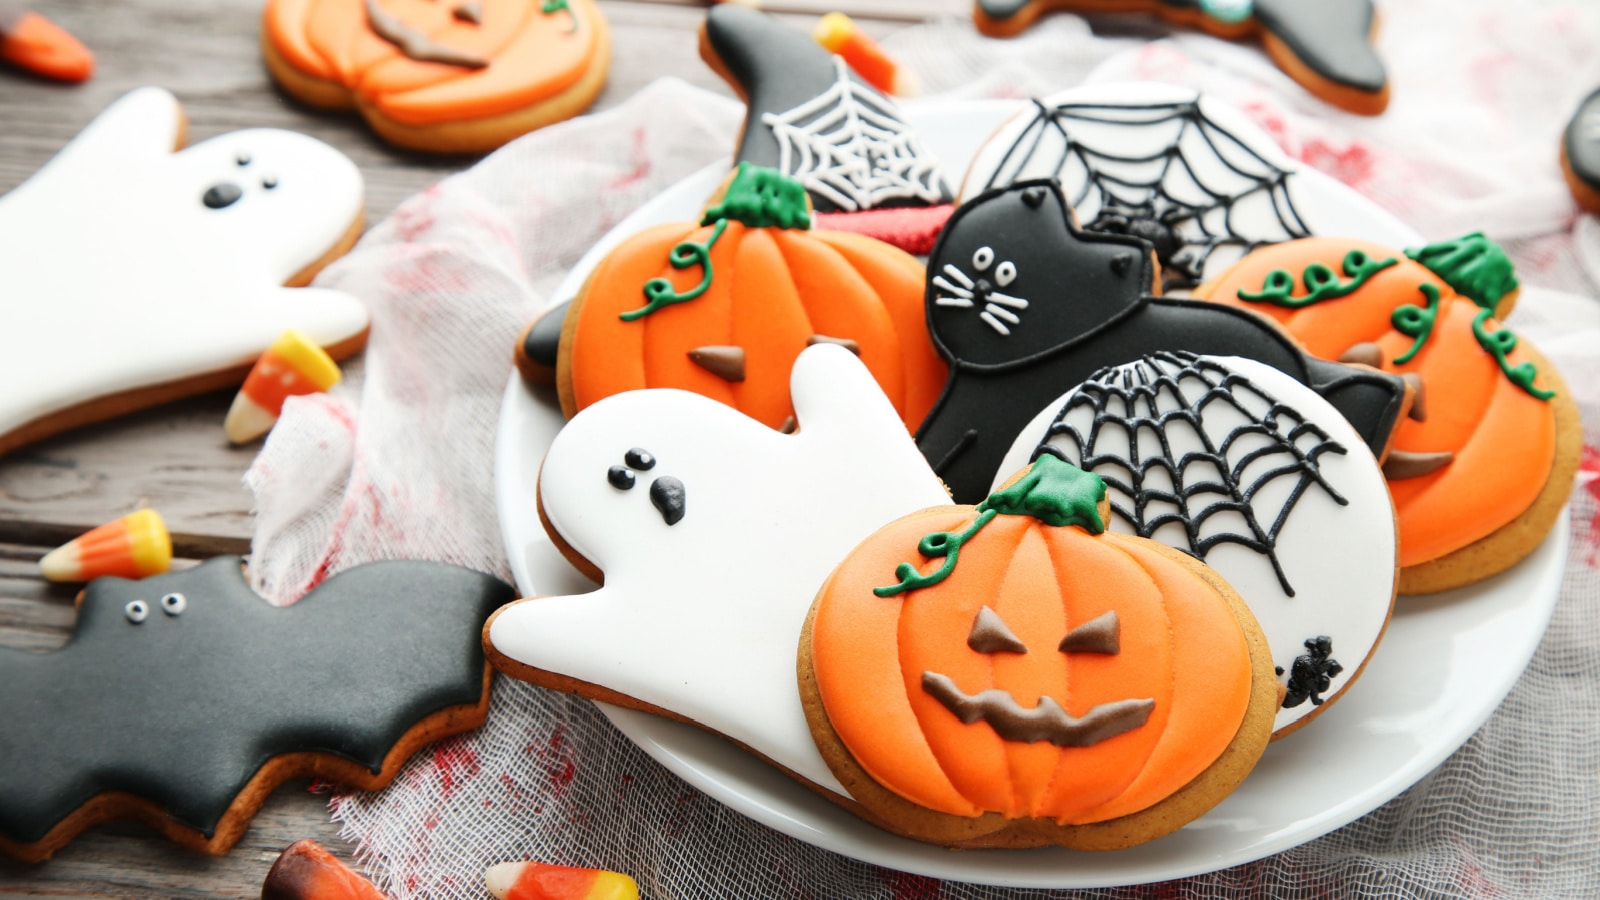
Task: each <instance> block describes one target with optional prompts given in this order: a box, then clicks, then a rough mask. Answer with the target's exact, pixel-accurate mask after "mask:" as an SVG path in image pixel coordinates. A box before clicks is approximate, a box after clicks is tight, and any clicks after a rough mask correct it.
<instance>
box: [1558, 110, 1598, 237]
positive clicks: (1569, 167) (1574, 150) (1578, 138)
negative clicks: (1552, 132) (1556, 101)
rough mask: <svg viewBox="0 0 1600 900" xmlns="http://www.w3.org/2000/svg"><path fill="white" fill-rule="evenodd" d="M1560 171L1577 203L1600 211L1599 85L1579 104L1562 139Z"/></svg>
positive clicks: (1593, 211) (1590, 210)
mask: <svg viewBox="0 0 1600 900" xmlns="http://www.w3.org/2000/svg"><path fill="white" fill-rule="evenodd" d="M1561 171H1562V173H1563V174H1564V175H1566V177H1567V186H1568V187H1570V188H1572V196H1573V197H1574V198H1576V199H1577V201H1578V205H1579V206H1581V207H1583V208H1584V209H1586V210H1588V211H1589V212H1592V213H1600V88H1597V89H1595V91H1594V92H1593V93H1591V94H1590V95H1589V96H1587V97H1585V98H1584V100H1583V102H1582V103H1580V104H1578V111H1577V112H1575V113H1573V114H1572V121H1570V122H1568V123H1567V130H1566V132H1565V133H1564V134H1563V135H1562V140H1561Z"/></svg>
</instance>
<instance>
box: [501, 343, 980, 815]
mask: <svg viewBox="0 0 1600 900" xmlns="http://www.w3.org/2000/svg"><path fill="white" fill-rule="evenodd" d="M792 384H793V389H794V407H795V411H796V415H797V417H798V420H799V430H798V431H796V432H795V433H793V434H781V433H779V432H777V431H774V430H772V429H771V428H767V427H765V426H763V425H761V424H760V423H758V422H756V421H754V420H752V419H750V418H749V417H747V416H744V415H741V414H739V413H737V412H735V411H734V410H732V409H730V408H728V407H727V406H725V405H723V404H721V403H717V402H714V401H712V400H708V399H706V398H705V397H701V396H699V395H696V394H690V393H687V392H684V391H673V390H650V391H628V392H626V393H621V394H617V395H615V396H612V397H608V398H606V399H605V400H602V401H600V402H599V403H596V404H595V405H594V406H592V407H589V408H588V409H585V410H584V411H583V412H581V413H579V414H578V415H577V416H576V417H574V418H573V420H572V421H571V422H569V423H568V424H567V425H566V427H565V428H563V429H562V430H561V431H560V432H559V433H558V434H557V435H556V437H555V441H554V442H553V443H552V444H551V447H550V452H549V455H547V456H546V457H545V461H544V466H543V469H542V470H541V472H540V475H539V497H538V502H539V513H540V515H541V517H542V518H543V521H544V522H545V526H546V529H547V530H548V531H549V532H550V534H551V536H552V538H553V539H554V540H555V541H556V543H557V544H558V545H559V546H560V548H561V549H562V551H563V553H564V554H565V555H566V556H567V557H568V558H569V559H570V560H571V561H572V562H573V563H574V564H576V565H577V566H578V567H579V568H580V569H581V570H583V571H584V572H585V573H587V574H589V575H590V576H591V577H593V578H595V579H596V580H597V581H599V580H603V587H601V588H599V589H598V590H596V591H594V592H593V593H589V594H583V595H581V596H564V597H536V598H531V599H526V600H521V601H518V602H517V603H515V604H512V605H511V606H508V607H506V608H505V609H502V610H501V611H499V612H498V613H496V614H495V616H494V618H493V619H491V620H490V622H489V624H488V625H487V626H486V627H485V629H484V639H485V646H486V649H487V650H488V652H489V658H490V660H491V661H492V662H493V663H494V665H495V667H496V668H498V669H500V670H501V671H502V672H505V673H506V674H508V675H512V676H513V677H516V678H521V679H524V680H527V681H532V682H534V683H536V684H540V685H543V686H546V687H551V688H555V689H557V690H563V691H571V692H575V693H579V694H582V695H584V696H586V697H592V698H595V699H598V700H604V701H607V702H611V703H619V704H622V705H625V706H630V707H635V708H641V709H645V710H648V711H650V712H655V713H659V714H662V715H666V716H669V717H671V718H675V719H680V720H684V721H688V722H692V723H694V724H697V725H699V726H701V727H703V728H706V729H709V730H711V731H714V732H717V733H719V734H721V735H724V736H726V737H727V738H728V739H729V740H732V741H734V742H736V743H738V744H740V745H742V746H744V747H745V748H747V749H749V750H751V751H753V752H754V753H756V754H758V755H760V756H762V757H764V758H766V759H768V760H770V761H771V762H773V763H774V764H776V765H777V766H779V767H781V768H782V769H783V770H785V771H786V772H789V773H790V774H793V775H795V776H796V777H798V778H800V779H801V780H803V781H806V782H809V783H810V784H813V785H816V786H818V787H819V788H823V789H825V790H826V791H828V792H829V793H830V794H831V795H832V796H833V797H835V798H838V797H839V795H841V794H842V793H843V791H842V789H841V788H840V787H839V785H838V782H836V781H835V780H834V778H833V775H832V774H831V773H830V772H829V770H828V768H827V766H825V765H824V764H823V762H822V758H821V757H820V756H818V754H817V750H816V747H815V746H814V745H813V744H812V741H811V736H810V733H809V732H808V730H807V728H806V721H805V716H804V715H803V714H802V712H801V710H800V697H799V694H798V692H797V691H796V688H795V674H794V648H795V646H796V642H797V641H798V640H799V637H800V628H801V624H802V623H803V621H804V620H805V616H806V609H807V608H808V607H809V606H810V605H811V600H812V597H813V596H815V594H816V591H817V588H818V587H819V586H820V585H821V584H822V582H823V579H824V578H825V577H826V576H827V574H828V572H829V571H830V570H831V569H832V568H833V567H834V566H835V565H836V564H837V563H838V561H839V560H840V559H843V558H844V556H845V554H846V553H847V552H849V550H850V548H851V547H853V546H855V545H856V543H858V542H859V541H860V540H861V539H862V538H864V537H866V536H867V535H868V534H871V533H872V531H873V530H874V529H876V528H879V527H880V526H882V525H883V523H885V522H888V521H891V520H893V519H894V518H896V517H898V516H901V515H905V514H906V513H908V512H911V511H913V510H917V509H923V508H925V507H930V506H948V505H949V502H950V500H949V497H948V496H947V495H946V494H945V491H944V488H943V486H941V485H940V484H939V479H938V478H936V477H934V475H933V473H932V472H931V471H929V469H928V466H927V464H926V463H925V462H923V459H922V456H921V454H919V453H918V452H917V448H916V446H915V445H914V444H913V443H912V442H911V438H910V436H909V435H908V434H907V433H906V430H905V426H904V425H902V424H901V422H900V418H899V416H898V415H897V414H896V412H895V410H894V408H893V407H892V406H891V405H890V404H889V402H888V400H887V399H886V398H885V397H884V396H883V393H882V391H881V390H879V389H878V387H877V386H876V384H875V383H874V382H873V380H872V375H871V374H870V373H869V372H868V371H867V368H866V367H865V366H864V365H862V363H861V362H860V360H858V359H857V358H856V357H855V356H854V355H852V354H851V353H849V352H848V351H846V350H844V349H842V348H840V347H836V346H817V347H812V348H810V349H808V350H806V351H805V352H804V353H802V354H801V355H800V358H799V360H797V361H796V363H795V366H794V371H793V376H792ZM602 575H603V579H602Z"/></svg>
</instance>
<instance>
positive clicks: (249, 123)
mask: <svg viewBox="0 0 1600 900" xmlns="http://www.w3.org/2000/svg"><path fill="white" fill-rule="evenodd" d="M33 5H34V7H35V8H37V9H39V10H40V11H41V12H44V13H45V14H46V15H47V16H49V17H50V18H51V19H53V20H54V21H55V22H57V23H58V24H60V25H62V26H63V27H65V28H66V29H68V30H69V31H71V32H72V33H73V34H75V35H77V36H78V37H79V38H80V39H81V40H83V41H84V43H85V44H87V45H88V46H89V47H90V48H91V49H92V50H93V51H94V52H95V54H96V57H97V61H98V70H97V72H96V74H95V76H94V78H93V79H92V80H90V81H89V82H88V83H86V84H83V85H78V86H66V85H58V84H51V83H47V82H43V81H38V80H33V79H30V78H28V77H27V76H25V75H21V74H18V73H15V72H14V71H11V70H0V193H3V192H5V191H8V190H10V189H11V188H13V187H15V186H16V185H18V184H20V183H21V182H22V181H23V180H24V179H26V178H27V177H28V176H29V175H31V174H32V173H33V172H34V171H35V170H36V169H38V168H39V167H40V166H41V165H43V164H44V163H45V162H46V161H48V160H49V159H50V157H51V156H53V155H54V154H55V153H56V151H58V150H59V149H60V148H61V147H62V146H63V145H65V144H66V143H67V141H68V140H70V139H71V138H72V137H73V135H75V134H77V133H78V131H79V130H80V129H82V128H83V126H84V125H86V124H88V122H89V121H90V120H91V119H92V118H94V116H95V115H96V114H97V113H98V112H100V111H101V110H102V109H104V108H105V107H106V106H107V105H109V104H110V103H111V102H112V101H113V100H115V99H116V98H117V97H119V96H121V95H122V94H124V93H126V92H127V91H129V90H132V89H133V88H135V87H139V86H141V85H146V84H153V85H159V86H162V87H165V88H167V89H169V90H171V91H172V92H173V93H175V94H176V95H177V96H178V99H179V100H181V101H182V102H183V105H184V108H185V109H186V111H187V113H188V116H189V140H190V142H191V143H192V142H196V141H200V140H204V139H206V138H209V137H212V136H214V135H217V134H221V133H223V132H227V131H233V130H236V129H240V128H252V127H274V128H287V129H291V130H294V131H300V132H304V133H307V134H310V135H313V136H315V137H317V138H319V139H321V140H323V141H326V142H327V143H329V144H332V145H333V146H335V147H338V148H339V149H340V150H342V151H344V152H345V153H346V154H348V155H349V156H350V157H351V158H352V159H354V160H355V162H356V163H357V165H359V166H360V167H361V171H362V174H363V175H365V176H366V183H367V217H368V222H369V223H375V222H378V221H381V220H382V219H383V218H384V217H385V216H387V215H388V214H389V213H390V212H391V211H393V209H394V208H395V206H396V205H397V204H399V202H400V201H401V200H403V199H405V198H406V197H407V196H410V195H411V194H413V193H415V192H416V191H418V190H420V189H421V188H423V187H426V186H427V185H429V184H432V183H433V182H435V181H437V180H439V179H440V178H442V177H444V176H445V175H447V174H450V173H451V172H455V171H458V170H460V169H463V168H466V167H467V166H469V165H471V164H472V163H473V162H474V161H475V160H474V158H470V157H454V158H436V157H429V156H424V155H420V154H414V153H408V152H404V151H398V150H394V149H392V148H390V147H388V146H387V145H385V144H383V143H381V142H379V141H378V140H377V139H376V138H375V137H373V136H372V134H371V133H370V132H369V131H368V130H367V128H366V127H365V126H364V125H363V124H362V123H361V122H360V121H359V120H358V119H357V118H356V117H354V116H345V115H332V114H323V113H319V112H316V111H312V110H309V109H307V108H305V107H303V106H300V105H298V104H296V103H295V102H292V101H290V100H288V99H287V98H286V97H285V95H284V94H283V93H281V92H280V91H279V90H278V89H277V88H276V87H275V86H274V85H273V83H272V82H271V80H270V79H269V78H268V77H267V73H266V70H265V69H264V68H263V66H262V63H261V56H260V52H259V50H258V43H257V41H258V34H259V32H258V22H259V19H260V10H261V2H260V0H208V2H205V3H194V2H193V0H118V2H116V3H105V2H92V0H58V2H49V0H36V2H35V3H34V4H33ZM601 6H602V8H603V10H604V12H605V14H606V16H607V18H608V19H609V20H610V23H611V28H612V37H613V41H614V47H615V50H614V61H613V63H612V68H611V73H610V78H609V81H608V83H607V85H606V88H605V91H604V92H603V93H602V94H601V95H600V98H599V100H598V102H597V103H596V104H595V107H594V108H595V109H604V108H606V107H610V106H615V105H617V104H619V103H621V102H622V101H623V100H625V99H626V98H628V97H630V96H632V95H633V93H634V92H636V91H637V90H638V89H639V88H641V87H642V86H644V85H645V84H646V83H647V82H649V81H651V80H652V79H655V78H657V77H659V76H661V75H668V74H670V75H675V76H678V77H680V78H683V79H685V80H687V81H690V82H692V83H694V84H698V85H702V86H704V87H708V88H711V89H713V90H718V91H723V92H724V93H727V92H728V90H727V88H726V86H725V85H724V84H723V83H722V81H721V80H720V79H719V78H718V77H717V76H716V75H714V74H713V73H712V72H711V70H710V69H708V68H707V67H706V66H705V65H704V64H703V63H702V62H701V61H700V58H699V55H698V52H697V49H696V37H695V30H696V29H697V28H698V27H699V25H700V22H701V20H702V18H703V17H704V8H703V6H702V5H700V4H696V3H693V2H676V0H663V2H638V0H601ZM768 6H769V8H771V9H775V10H782V11H784V12H787V13H790V14H792V15H791V16H790V18H791V19H792V22H791V24H793V25H795V26H796V27H802V28H806V29H809V27H810V24H811V22H812V21H814V19H815V17H816V16H817V15H819V14H820V13H822V12H825V11H828V10H830V9H842V10H844V11H846V12H849V13H851V14H852V15H853V16H855V17H856V18H857V19H858V21H860V22H861V24H862V26H863V27H864V28H866V29H867V30H868V31H870V32H872V33H874V34H878V35H880V36H881V35H882V34H884V33H886V32H889V31H892V30H893V29H894V28H896V27H899V26H900V25H902V24H904V23H905V22H907V21H912V20H916V19H920V18H923V17H925V16H928V15H931V14H935V13H940V14H951V15H960V14H964V13H965V10H966V8H967V4H966V2H965V0H782V2H781V3H777V2H775V3H771V4H768ZM4 389H5V387H4V386H0V390H4ZM231 399H232V392H231V391H229V392H225V393H217V394H211V395H207V396H202V397H197V398H194V399H192V400H186V401H182V402H178V403H173V404H170V405H167V406H163V407H160V408H158V409H154V410H150V411H147V412H144V413H140V414H136V415H132V416H127V417H124V418H120V419H115V420H112V421H109V422H105V423H101V424H98V425H93V426H90V427H86V428H82V429H79V430H77V431H74V432H70V433H68V434H64V435H60V436H58V437H56V438H54V439H51V440H48V441H44V442H42V443H39V444H35V445H32V446H29V447H24V448H22V449H20V450H18V451H16V452H14V453H12V454H11V455H10V456H8V457H5V458H4V459H0V646H5V647H19V648H27V649H31V650H48V649H51V648H54V647H58V646H60V645H61V644H62V643H63V642H64V641H65V640H66V637H67V635H68V634H69V633H70V632H71V629H72V624H73V609H72V600H73V597H74V596H75V594H76V593H77V590H78V588H77V586H73V585H55V584H50V583H48V582H46V581H44V580H43V579H42V578H40V577H39V574H38V569H37V567H36V563H37V562H38V559H39V557H40V556H42V555H43V554H44V553H46V552H47V551H49V550H50V549H51V548H53V547H55V546H57V545H59V544H61V543H63V542H65V541H67V540H70V539H71V538H73V537H76V536H77V535H79V534H81V533H82V532H84V531H87V530H88V529H90V528H92V527H94V526H96V525H99V524H101V523H103V522H106V521H109V520H111V519H114V518H116V517H117V516H120V515H122V514H124V513H126V512H129V511H131V510H133V509H136V508H138V507H141V506H151V507H155V508H156V509H159V510H160V511H161V512H162V514H163V516H164V517H165V518H166V520H167V524H168V526H169V527H170V528H171V530H172V536H173V545H174V551H175V553H176V555H177V556H178V557H180V559H181V560H200V559H205V558H207V557H210V556H214V555H216V554H219V553H239V554H245V553H248V552H249V549H250V535H251V531H252V528H253V523H252V519H251V515H250V504H251V497H250V494H249V493H248V492H247V491H246V490H245V489H244V487H243V486H242V484H241V481H240V479H241V477H242V476H243V474H244V471H245V469H246V468H247V467H248V466H249V464H250V462H251V460H252V459H253V458H254V456H255V454H256V452H257V450H258V449H259V445H250V446H246V447H231V446H229V445H228V443H227V441H226V440H225V439H224V437H223V434H222V419H223V416H224V415H225V413H226V412H227V408H228V404H229V402H230V401H231ZM183 564H186V563H184V562H180V563H179V565H183ZM0 727H3V726H0ZM337 831H338V829H337V827H336V826H335V825H333V824H332V823H330V822H329V821H328V814H327V805H326V797H323V796H319V795H314V794H311V793H309V792H308V791H307V784H306V782H304V781H300V782H291V783H289V784H287V785H285V786H284V787H282V788H280V789H279V790H278V791H277V793H275V794H274V795H273V796H272V797H271V798H270V799H269V800H268V801H267V803H266V805H265V807H263V809H262V810H261V812H260V813H259V814H258V815H257V816H256V818H255V822H254V824H253V825H252V827H251V828H250V830H249V831H248V832H247V833H246V834H245V836H244V839H243V840H242V841H240V843H239V844H238V845H237V846H236V847H234V849H233V851H232V852H231V853H229V854H228V855H227V856H224V857H220V858H212V857H206V856H200V855H197V854H195V853H191V852H188V851H186V850H181V849H178V848H176V847H174V846H173V845H171V844H169V843H168V842H166V841H165V840H163V839H161V838H159V837H157V836H155V835H154V833H152V832H150V831H149V830H148V829H146V828H144V827H143V826H141V825H136V824H132V823H111V824H107V825H102V826H98V827H96V828H92V829H90V830H89V831H88V832H86V833H84V834H83V835H82V836H80V837H78V838H77V839H76V840H74V841H73V842H72V843H70V844H68V845H67V846H66V848H64V849H63V850H61V851H60V852H59V853H57V854H56V856H55V858H54V859H52V860H50V861H49V862H46V863H43V864H39V865H24V864H21V863H17V862H15V861H12V860H9V859H4V858H0V895H6V896H9V895H13V894H47V895H51V896H83V897H145V896H150V897H156V896H159V897H247V896H259V893H260V885H261V879H262V878H263V877H264V876H265V875H266V871H267V868H268V867H269V866H270V865H271V863H272V860H273V859H275V858H276V857H277V855H278V852H279V851H280V850H282V849H283V848H284V847H285V846H287V845H288V844H290V843H292V842H294V841H296V840H298V839H300V838H306V837H309V838H314V839H316V840H318V841H320V842H322V843H323V844H324V845H326V846H328V847H329V848H330V849H332V850H334V851H335V852H337V853H339V854H341V855H346V856H347V855H348V854H349V851H350V847H349V845H347V844H345V843H344V842H342V841H341V840H339V838H338V834H337Z"/></svg>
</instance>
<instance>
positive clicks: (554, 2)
mask: <svg viewBox="0 0 1600 900" xmlns="http://www.w3.org/2000/svg"><path fill="white" fill-rule="evenodd" d="M562 10H566V11H567V15H569V16H571V17H572V27H571V28H568V29H567V34H572V33H573V32H575V31H577V30H578V14H577V13H575V12H573V11H572V7H571V6H569V5H568V4H567V0H544V2H543V3H542V4H540V5H539V11H540V12H542V13H544V14H545V15H547V16H549V15H554V14H555V13H558V12H561V11H562Z"/></svg>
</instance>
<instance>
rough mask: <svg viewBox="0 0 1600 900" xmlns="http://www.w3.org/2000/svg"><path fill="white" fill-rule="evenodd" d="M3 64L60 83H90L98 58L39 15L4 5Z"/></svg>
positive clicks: (0, 19) (0, 26) (0, 21)
mask: <svg viewBox="0 0 1600 900" xmlns="http://www.w3.org/2000/svg"><path fill="white" fill-rule="evenodd" d="M0 60H5V61H6V62H8V63H11V64H12V65H14V66H16V67H18V68H21V69H26V70H28V71H29V72H32V73H34V74H35V75H42V76H44V77H45V78H54V79H55V80H57V81H72V82H78V81H86V80H87V79H88V78H89V76H90V75H93V74H94V57H93V56H92V55H90V53H89V51H88V49H87V48H85V47H84V46H83V44H81V43H79V42H78V39H77V38H75V37H73V36H72V35H70V34H68V33H67V32H66V31H64V30H63V29H62V28H61V26H59V25H56V24H55V23H54V22H51V21H50V20H49V19H46V18H45V17H44V16H41V15H39V14H38V13H36V12H32V11H30V10H26V9H20V8H17V7H12V6H7V5H3V4H0Z"/></svg>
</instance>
